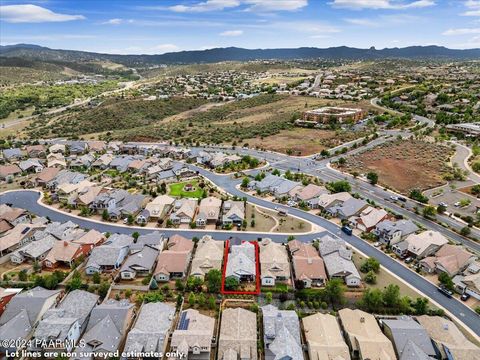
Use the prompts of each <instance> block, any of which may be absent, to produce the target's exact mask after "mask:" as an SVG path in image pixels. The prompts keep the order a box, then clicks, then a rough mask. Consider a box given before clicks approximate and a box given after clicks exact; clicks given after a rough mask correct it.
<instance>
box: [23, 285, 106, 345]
mask: <svg viewBox="0 0 480 360" xmlns="http://www.w3.org/2000/svg"><path fill="white" fill-rule="evenodd" d="M98 299H99V296H98V295H95V294H92V293H90V292H88V291H84V290H73V291H72V292H69V293H68V294H67V296H65V298H63V300H62V301H61V302H60V304H59V305H58V306H57V307H56V308H52V309H49V310H48V311H47V312H45V314H44V315H43V318H42V320H41V321H40V322H39V323H38V326H37V327H36V329H35V332H34V334H33V339H34V342H33V345H32V348H33V349H35V350H41V351H48V350H52V349H54V348H55V349H56V350H57V351H58V350H67V351H72V350H73V346H72V345H73V344H72V342H73V341H78V340H80V335H81V334H82V333H83V331H84V330H85V327H86V325H87V320H88V317H89V316H90V312H91V311H92V309H93V308H94V306H95V305H96V304H97V302H98ZM42 342H51V343H49V344H52V345H47V346H46V347H45V346H43V345H40V344H42ZM53 344H62V345H60V346H64V348H62V347H60V348H59V347H58V345H53Z"/></svg>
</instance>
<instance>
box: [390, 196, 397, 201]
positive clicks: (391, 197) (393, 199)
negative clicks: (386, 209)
mask: <svg viewBox="0 0 480 360" xmlns="http://www.w3.org/2000/svg"><path fill="white" fill-rule="evenodd" d="M390 200H392V201H397V200H398V196H395V195H392V196H390Z"/></svg>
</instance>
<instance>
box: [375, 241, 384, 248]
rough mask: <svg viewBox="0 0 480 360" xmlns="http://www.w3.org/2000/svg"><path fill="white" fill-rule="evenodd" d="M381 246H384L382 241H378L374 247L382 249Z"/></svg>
mask: <svg viewBox="0 0 480 360" xmlns="http://www.w3.org/2000/svg"><path fill="white" fill-rule="evenodd" d="M380 245H382V243H381V242H380V241H377V242H376V243H374V244H373V246H375V247H380Z"/></svg>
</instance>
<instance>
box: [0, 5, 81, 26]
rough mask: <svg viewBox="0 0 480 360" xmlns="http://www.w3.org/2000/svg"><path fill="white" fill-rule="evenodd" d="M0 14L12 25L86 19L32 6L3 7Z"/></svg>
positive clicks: (0, 8)
mask: <svg viewBox="0 0 480 360" xmlns="http://www.w3.org/2000/svg"><path fill="white" fill-rule="evenodd" d="M0 14H1V19H2V20H4V21H6V22H10V23H42V22H62V21H72V20H82V19H85V16H83V15H68V14H59V13H55V12H53V11H51V10H48V9H45V8H43V7H41V6H37V5H32V4H25V5H2V6H0Z"/></svg>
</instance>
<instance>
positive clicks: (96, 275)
mask: <svg viewBox="0 0 480 360" xmlns="http://www.w3.org/2000/svg"><path fill="white" fill-rule="evenodd" d="M92 280H93V283H94V284H100V281H101V280H102V279H101V277H100V273H98V272H94V273H93V275H92Z"/></svg>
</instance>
